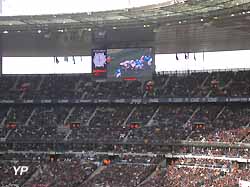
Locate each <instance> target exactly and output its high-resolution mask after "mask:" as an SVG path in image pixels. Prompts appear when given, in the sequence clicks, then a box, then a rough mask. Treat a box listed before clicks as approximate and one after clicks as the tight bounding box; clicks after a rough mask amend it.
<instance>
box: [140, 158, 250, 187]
mask: <svg viewBox="0 0 250 187" xmlns="http://www.w3.org/2000/svg"><path fill="white" fill-rule="evenodd" d="M249 176H250V170H249V165H247V164H240V163H237V162H232V161H226V160H216V159H210V160H207V159H179V160H172V161H170V162H169V164H168V166H167V168H161V169H159V170H157V171H156V172H155V175H154V176H153V177H152V178H151V179H150V180H148V181H146V182H145V183H144V184H143V185H142V186H143V187H150V186H155V187H158V186H159V187H170V186H171V187H182V186H187V187H196V186H197V187H198V186H205V187H237V186H239V180H240V179H241V180H244V181H249V180H250V177H249Z"/></svg>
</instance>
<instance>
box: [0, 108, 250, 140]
mask: <svg viewBox="0 0 250 187" xmlns="http://www.w3.org/2000/svg"><path fill="white" fill-rule="evenodd" d="M249 116H250V107H249V106H248V105H245V104H230V105H224V104H216V105H215V104H207V105H200V104H191V105H190V104H189V105H188V104H168V105H164V104H157V105H126V104H110V105H99V104H93V105H77V106H76V105H64V104H57V105H12V106H2V107H1V108H0V117H1V118H0V127H1V128H0V129H1V130H0V137H1V138H4V139H5V140H10V141H12V140H13V141H22V140H29V141H33V140H40V141H69V142H74V141H98V142H103V141H104V142H105V141H116V142H117V141H118V142H127V143H134V142H139V143H141V142H146V143H149V144H150V143H167V142H173V141H178V140H186V141H201V142H226V143H240V142H242V143H249V142H250V141H249V139H250V138H249V137H250V117H249ZM13 124H14V126H12V125H13Z"/></svg>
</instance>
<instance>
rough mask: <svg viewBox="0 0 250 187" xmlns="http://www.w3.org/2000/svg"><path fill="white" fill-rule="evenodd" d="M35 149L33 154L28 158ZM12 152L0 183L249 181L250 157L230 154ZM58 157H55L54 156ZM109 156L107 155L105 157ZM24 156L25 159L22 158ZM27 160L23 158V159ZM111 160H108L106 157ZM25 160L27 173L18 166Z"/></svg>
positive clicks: (231, 186) (191, 185) (35, 186)
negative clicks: (172, 155) (16, 172)
mask: <svg viewBox="0 0 250 187" xmlns="http://www.w3.org/2000/svg"><path fill="white" fill-rule="evenodd" d="M31 157H32V154H29V158H31ZM48 157H49V155H43V154H41V155H39V154H38V155H36V156H34V155H33V160H29V161H27V160H26V161H25V159H27V158H28V157H27V155H25V154H23V155H21V154H19V155H15V154H12V155H11V156H8V158H9V160H1V162H0V168H1V170H0V177H1V180H0V185H1V186H8V185H17V186H24V187H26V186H27V187H51V186H60V187H83V186H89V187H96V186H100V187H117V186H122V187H136V186H141V187H182V186H187V187H198V186H204V187H225V186H226V187H237V186H239V180H244V181H250V170H249V167H250V165H249V163H247V162H238V161H235V160H234V161H233V160H225V158H221V159H218V158H212V157H211V158H184V157H181V158H165V157H162V156H157V157H148V156H135V155H133V156H132V155H131V156H121V157H118V156H117V157H112V159H111V160H110V159H109V158H108V157H107V155H102V156H101V157H100V156H98V157H94V156H93V157H91V158H90V157H84V156H83V155H82V156H80V155H76V154H72V155H60V156H59V157H58V158H57V159H55V158H53V157H50V159H48ZM52 158H53V159H52ZM105 158H106V159H105ZM22 159H24V160H22ZM21 160H22V161H21ZM106 161H107V162H106ZM18 165H26V166H28V167H29V169H28V171H27V172H25V173H24V174H23V175H22V176H20V175H14V172H13V166H18Z"/></svg>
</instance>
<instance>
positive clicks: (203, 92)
mask: <svg viewBox="0 0 250 187" xmlns="http://www.w3.org/2000/svg"><path fill="white" fill-rule="evenodd" d="M249 74H250V71H239V72H232V71H230V72H213V73H190V74H175V75H154V76H153V79H152V84H153V90H152V91H151V92H149V91H147V90H146V89H145V84H144V83H142V82H140V81H132V82H126V81H115V82H112V81H105V80H104V81H95V80H92V78H91V77H90V76H89V75H50V76H35V75H34V76H18V77H15V76H2V77H0V93H1V94H0V99H97V98H98V99H112V98H124V99H125V98H138V97H139V98H141V97H143V96H148V97H205V96H211V97H213V96H249V95H250V78H249V77H250V75H249Z"/></svg>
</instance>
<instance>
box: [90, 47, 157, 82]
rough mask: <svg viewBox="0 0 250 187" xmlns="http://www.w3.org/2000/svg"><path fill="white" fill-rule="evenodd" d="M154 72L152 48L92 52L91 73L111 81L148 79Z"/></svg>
mask: <svg viewBox="0 0 250 187" xmlns="http://www.w3.org/2000/svg"><path fill="white" fill-rule="evenodd" d="M154 70H155V63H154V51H153V49H152V48H129V49H107V50H105V49H102V50H96V49H95V50H92V73H93V74H94V75H95V76H96V77H101V78H104V77H106V78H108V79H111V80H137V79H150V78H151V77H152V73H153V71H154Z"/></svg>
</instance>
